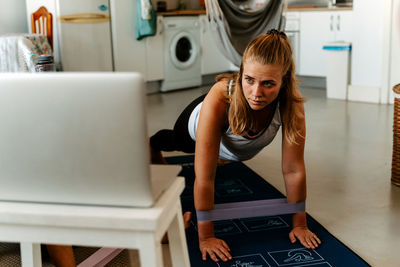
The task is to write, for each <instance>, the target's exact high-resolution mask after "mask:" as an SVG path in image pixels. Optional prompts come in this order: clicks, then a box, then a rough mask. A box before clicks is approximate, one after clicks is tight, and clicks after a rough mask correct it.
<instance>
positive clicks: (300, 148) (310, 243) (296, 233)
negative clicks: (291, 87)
mask: <svg viewBox="0 0 400 267" xmlns="http://www.w3.org/2000/svg"><path fill="white" fill-rule="evenodd" d="M298 105H301V111H302V113H303V118H302V119H300V120H299V121H298V126H297V129H298V130H299V131H300V134H301V135H302V137H300V136H298V137H297V138H296V143H289V142H288V141H287V139H286V138H285V136H284V135H283V137H282V173H283V178H284V180H285V188H286V195H287V199H288V202H289V203H295V202H301V201H305V200H306V195H307V192H306V190H307V189H306V168H305V164H304V144H305V137H306V124H305V116H304V105H303V103H299V104H298ZM283 132H284V131H283ZM289 237H290V240H291V241H292V243H294V242H296V238H297V239H299V241H300V242H301V244H302V245H303V246H305V247H306V248H312V249H315V248H317V247H318V244H320V243H321V241H320V240H319V239H318V237H317V236H316V235H315V234H314V233H312V232H311V231H309V230H308V228H307V221H306V213H305V212H301V213H296V214H293V230H292V231H291V232H290V234H289Z"/></svg>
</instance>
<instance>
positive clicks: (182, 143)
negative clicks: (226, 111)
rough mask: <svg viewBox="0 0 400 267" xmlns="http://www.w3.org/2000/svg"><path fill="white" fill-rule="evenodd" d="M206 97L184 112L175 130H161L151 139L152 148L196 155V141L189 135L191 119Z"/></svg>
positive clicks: (193, 102)
mask: <svg viewBox="0 0 400 267" xmlns="http://www.w3.org/2000/svg"><path fill="white" fill-rule="evenodd" d="M206 95H207V94H204V95H202V96H200V97H198V98H196V99H195V100H193V101H192V102H191V103H190V104H189V105H188V106H187V107H186V108H185V109H184V110H183V111H182V113H181V115H179V117H178V119H177V120H176V122H175V125H174V129H173V130H166V129H164V130H160V131H158V132H157V133H156V134H155V135H153V136H152V137H150V146H151V147H152V148H153V149H155V150H158V151H182V152H185V153H194V149H195V141H194V140H193V139H192V138H191V137H190V135H189V130H188V123H189V118H190V115H191V114H192V112H193V110H194V109H195V107H196V106H197V105H198V104H199V103H201V102H202V101H203V100H204V98H205V97H206Z"/></svg>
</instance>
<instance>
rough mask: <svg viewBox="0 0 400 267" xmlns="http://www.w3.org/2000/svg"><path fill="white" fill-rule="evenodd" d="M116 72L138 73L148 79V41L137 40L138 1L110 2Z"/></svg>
mask: <svg viewBox="0 0 400 267" xmlns="http://www.w3.org/2000/svg"><path fill="white" fill-rule="evenodd" d="M110 6H111V7H110V9H111V18H112V19H111V29H112V41H113V55H114V69H115V71H136V72H140V73H142V74H143V76H144V77H146V70H147V66H146V40H141V41H138V40H136V14H137V8H136V1H132V0H110Z"/></svg>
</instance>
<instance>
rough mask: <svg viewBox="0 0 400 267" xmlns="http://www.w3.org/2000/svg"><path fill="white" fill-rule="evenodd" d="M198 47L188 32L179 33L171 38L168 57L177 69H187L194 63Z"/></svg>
mask: <svg viewBox="0 0 400 267" xmlns="http://www.w3.org/2000/svg"><path fill="white" fill-rule="evenodd" d="M198 51H199V48H198V45H197V44H196V42H195V39H194V38H193V36H192V35H191V34H189V33H188V32H180V33H178V34H177V35H175V36H174V38H172V41H171V46H170V55H171V61H172V64H174V66H175V67H176V68H178V69H187V68H189V67H190V66H191V65H193V63H194V62H195V61H196V58H197V55H198Z"/></svg>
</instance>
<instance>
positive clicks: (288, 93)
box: [150, 30, 321, 262]
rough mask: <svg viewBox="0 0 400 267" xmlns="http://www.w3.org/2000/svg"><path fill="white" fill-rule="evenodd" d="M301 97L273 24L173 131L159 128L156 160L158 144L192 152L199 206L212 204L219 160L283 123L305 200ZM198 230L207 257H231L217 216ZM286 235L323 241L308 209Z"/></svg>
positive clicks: (286, 165)
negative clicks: (218, 230) (216, 226)
mask: <svg viewBox="0 0 400 267" xmlns="http://www.w3.org/2000/svg"><path fill="white" fill-rule="evenodd" d="M303 102H304V100H303V98H302V96H301V94H300V92H299V91H298V89H297V87H296V77H295V65H294V61H293V57H292V47H291V45H290V42H289V40H288V38H287V36H286V35H285V33H283V32H280V31H277V30H271V31H269V32H268V33H267V34H264V35H261V36H259V37H257V38H256V39H254V40H252V41H251V42H250V43H249V44H248V46H247V48H246V50H245V52H244V54H243V59H242V64H241V66H240V70H239V72H238V73H236V74H232V75H228V74H225V75H220V76H218V77H217V83H216V84H215V85H214V86H213V87H212V88H211V90H210V91H209V92H208V94H207V95H206V96H202V97H200V98H198V99H196V100H195V101H194V102H192V103H191V104H190V105H189V106H188V107H187V108H186V109H185V110H184V112H183V113H182V114H181V116H180V117H179V118H178V120H177V122H176V124H175V126H174V130H161V131H159V132H158V133H156V134H155V135H154V136H152V137H151V138H150V145H151V150H152V160H153V162H163V158H162V156H161V153H160V151H173V150H180V151H184V152H189V153H193V152H195V173H196V179H195V184H194V203H195V207H196V210H212V209H213V207H214V179H215V173H216V168H217V164H218V163H220V164H221V163H226V162H229V161H242V160H248V159H250V158H252V157H254V156H255V155H256V154H257V153H258V152H259V151H260V150H261V149H262V148H263V147H265V146H267V145H268V144H269V143H270V142H271V141H272V140H273V138H274V137H275V135H276V134H277V132H278V130H279V128H280V126H282V132H283V134H282V172H283V177H284V181H285V186H286V193H287V200H288V202H289V203H295V202H301V201H304V200H305V199H306V172H305V165H304V144H305V134H306V128H305V116H304V105H303ZM185 217H186V218H185V219H186V220H187V218H188V216H187V214H186V216H185ZM198 233H199V246H200V250H201V252H202V258H203V260H206V258H207V254H208V255H209V256H210V258H211V259H212V260H214V261H216V262H217V261H219V259H222V260H223V261H227V260H229V259H231V258H232V256H231V255H230V253H229V251H230V249H229V246H228V244H226V242H225V241H223V240H221V239H218V238H216V237H215V236H214V228H213V223H212V222H198ZM289 238H290V241H291V242H292V243H294V242H296V240H299V241H300V243H301V244H302V245H303V246H304V247H306V248H311V249H315V248H317V247H318V245H319V244H320V243H321V241H320V240H319V239H318V237H317V236H316V235H315V234H314V233H312V232H311V231H310V230H309V229H308V227H307V222H306V214H305V212H302V213H296V214H293V229H292V230H291V232H290V234H289Z"/></svg>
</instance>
